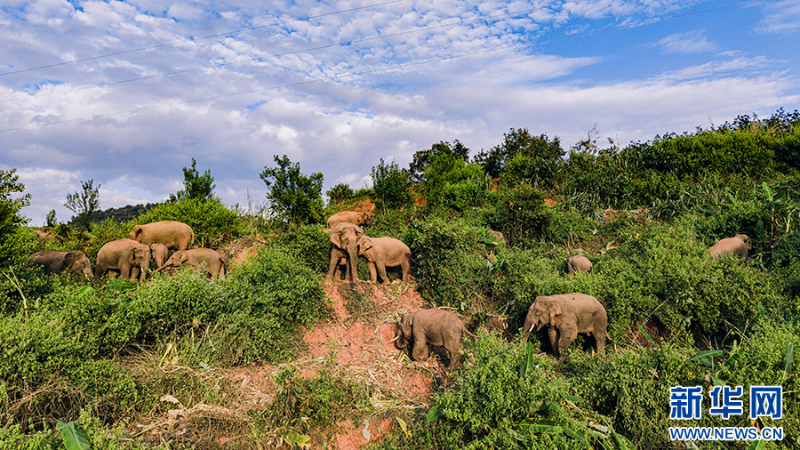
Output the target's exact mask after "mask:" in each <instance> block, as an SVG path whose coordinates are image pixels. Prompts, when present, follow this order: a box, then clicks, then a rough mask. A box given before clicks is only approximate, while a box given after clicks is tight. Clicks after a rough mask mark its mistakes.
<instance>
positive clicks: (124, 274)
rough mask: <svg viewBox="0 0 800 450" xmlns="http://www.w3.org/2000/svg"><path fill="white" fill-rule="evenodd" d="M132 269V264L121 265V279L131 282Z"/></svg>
mask: <svg viewBox="0 0 800 450" xmlns="http://www.w3.org/2000/svg"><path fill="white" fill-rule="evenodd" d="M131 272H132V268H131V266H130V264H127V263H122V264H120V265H119V277H120V278H121V279H123V280H129V279H130V278H131Z"/></svg>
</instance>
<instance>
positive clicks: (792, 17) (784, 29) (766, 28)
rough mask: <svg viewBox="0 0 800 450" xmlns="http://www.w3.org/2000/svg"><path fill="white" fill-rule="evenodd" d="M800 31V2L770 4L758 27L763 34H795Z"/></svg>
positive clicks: (789, 1) (790, 1)
mask: <svg viewBox="0 0 800 450" xmlns="http://www.w3.org/2000/svg"><path fill="white" fill-rule="evenodd" d="M798 29H800V0H783V1H778V2H774V3H768V4H766V6H765V15H764V18H763V19H761V21H760V22H759V24H758V25H757V26H756V30H757V31H761V32H763V33H793V32H795V31H797V30H798Z"/></svg>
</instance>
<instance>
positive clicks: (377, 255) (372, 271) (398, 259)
mask: <svg viewBox="0 0 800 450" xmlns="http://www.w3.org/2000/svg"><path fill="white" fill-rule="evenodd" d="M358 244H359V249H358V255H359V256H364V257H365V258H367V263H368V267H369V277H370V279H371V280H372V282H373V283H377V282H378V276H380V277H381V280H382V282H383V284H388V283H389V277H388V276H386V268H387V267H397V266H400V269H401V271H402V280H403V281H405V282H406V283H409V282H411V276H410V270H411V250H410V249H409V248H408V246H407V245H406V244H404V243H403V242H402V241H400V240H399V239H395V238H390V237H379V238H371V237H367V236H364V237H363V238H361V240H360V241H359V243H358Z"/></svg>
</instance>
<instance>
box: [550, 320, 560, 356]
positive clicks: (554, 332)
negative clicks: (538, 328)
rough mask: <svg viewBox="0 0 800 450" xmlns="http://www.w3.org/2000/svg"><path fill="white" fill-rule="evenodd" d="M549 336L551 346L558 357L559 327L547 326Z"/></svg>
mask: <svg viewBox="0 0 800 450" xmlns="http://www.w3.org/2000/svg"><path fill="white" fill-rule="evenodd" d="M547 337H549V338H550V347H551V348H552V349H553V354H554V355H556V358H558V356H559V355H558V329H557V328H554V327H547Z"/></svg>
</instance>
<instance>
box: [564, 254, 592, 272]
mask: <svg viewBox="0 0 800 450" xmlns="http://www.w3.org/2000/svg"><path fill="white" fill-rule="evenodd" d="M566 261H567V274H569V275H575V272H584V273H589V271H590V270H592V262H591V261H589V258H587V257H585V256H583V255H575V256H573V257H572V258H568V259H567V260H566Z"/></svg>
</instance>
